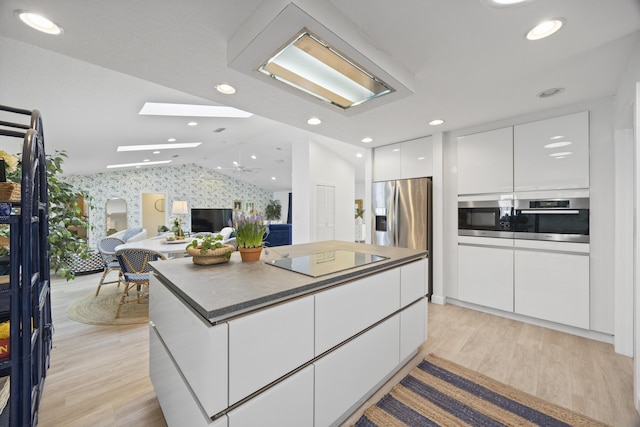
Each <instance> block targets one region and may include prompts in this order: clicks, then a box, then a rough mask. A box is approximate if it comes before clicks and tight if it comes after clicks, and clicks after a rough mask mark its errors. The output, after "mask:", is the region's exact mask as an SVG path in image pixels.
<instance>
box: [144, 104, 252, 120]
mask: <svg viewBox="0 0 640 427" xmlns="http://www.w3.org/2000/svg"><path fill="white" fill-rule="evenodd" d="M138 114H140V115H141V116H181V117H227V118H229V117H230V118H243V119H245V118H248V117H251V116H253V113H248V112H246V111H242V110H238V109H237V108H233V107H225V106H222V105H193V104H168V103H162V102H145V103H144V105H143V106H142V109H141V110H140V112H139V113H138Z"/></svg>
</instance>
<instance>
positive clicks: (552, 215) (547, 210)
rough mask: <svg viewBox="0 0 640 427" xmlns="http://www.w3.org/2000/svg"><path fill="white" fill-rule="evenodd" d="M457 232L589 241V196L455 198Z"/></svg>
mask: <svg viewBox="0 0 640 427" xmlns="http://www.w3.org/2000/svg"><path fill="white" fill-rule="evenodd" d="M458 235H460V236H480V237H500V238H507V239H513V238H515V239H524V240H548V241H557V242H576V243H589V197H574V198H544V199H542V198H541V199H519V198H518V195H517V194H516V196H515V198H514V199H513V200H511V199H505V200H482V201H459V202H458Z"/></svg>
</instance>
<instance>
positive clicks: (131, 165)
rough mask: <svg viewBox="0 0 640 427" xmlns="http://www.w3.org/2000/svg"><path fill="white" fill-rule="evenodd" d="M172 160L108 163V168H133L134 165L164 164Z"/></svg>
mask: <svg viewBox="0 0 640 427" xmlns="http://www.w3.org/2000/svg"><path fill="white" fill-rule="evenodd" d="M170 162H171V160H158V161H156V162H139V163H122V164H119V165H107V169H113V168H131V167H134V166H136V167H137V166H149V165H162V164H165V163H170Z"/></svg>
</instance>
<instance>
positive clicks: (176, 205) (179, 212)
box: [171, 200, 189, 240]
mask: <svg viewBox="0 0 640 427" xmlns="http://www.w3.org/2000/svg"><path fill="white" fill-rule="evenodd" d="M188 213H189V207H188V206H187V202H186V201H185V200H174V201H173V205H172V206H171V214H172V215H176V224H175V226H176V228H177V230H175V233H176V239H178V240H182V239H184V231H183V230H182V216H183V215H186V214H188Z"/></svg>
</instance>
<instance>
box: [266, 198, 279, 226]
mask: <svg viewBox="0 0 640 427" xmlns="http://www.w3.org/2000/svg"><path fill="white" fill-rule="evenodd" d="M281 215H282V205H281V204H280V200H269V204H268V205H267V208H266V209H265V210H264V216H265V218H267V220H276V221H280V216H281Z"/></svg>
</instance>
